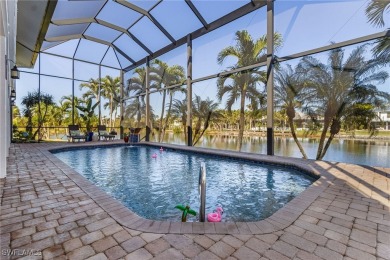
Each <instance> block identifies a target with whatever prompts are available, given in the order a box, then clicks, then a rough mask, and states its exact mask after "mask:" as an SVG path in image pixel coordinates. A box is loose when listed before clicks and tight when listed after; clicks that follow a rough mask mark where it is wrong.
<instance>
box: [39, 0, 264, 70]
mask: <svg viewBox="0 0 390 260" xmlns="http://www.w3.org/2000/svg"><path fill="white" fill-rule="evenodd" d="M265 4H266V1H265V0H234V1H226V0H213V1H206V0H105V1H103V0H98V1H78V0H62V1H58V2H57V4H56V7H55V10H54V13H53V16H52V19H51V23H50V25H49V27H48V30H47V33H46V35H45V39H44V42H43V44H42V47H41V51H44V52H52V53H54V52H58V53H59V54H61V55H63V56H67V57H72V58H75V59H81V60H86V61H90V62H94V63H99V64H103V65H107V66H112V67H116V68H120V69H124V70H125V71H128V70H130V69H132V68H134V67H136V66H138V65H140V64H142V63H145V58H146V57H147V56H149V57H150V58H154V57H158V56H160V55H162V54H164V53H166V52H168V51H170V50H172V49H174V48H176V47H178V46H180V45H182V44H184V43H186V42H187V35H188V34H190V35H191V38H192V39H195V38H197V37H200V36H202V35H204V34H206V33H208V32H210V31H212V30H214V29H216V28H219V27H221V26H223V25H224V24H227V23H229V22H231V21H233V20H235V19H237V18H239V17H241V16H243V15H245V14H247V13H249V12H252V11H254V10H256V9H258V8H260V7H262V6H264V5H265Z"/></svg>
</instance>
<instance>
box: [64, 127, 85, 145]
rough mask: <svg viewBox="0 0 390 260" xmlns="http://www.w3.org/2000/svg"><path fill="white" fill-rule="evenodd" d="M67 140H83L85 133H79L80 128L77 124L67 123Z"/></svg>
mask: <svg viewBox="0 0 390 260" xmlns="http://www.w3.org/2000/svg"><path fill="white" fill-rule="evenodd" d="M68 130H69V131H68V135H67V137H68V142H70V141H72V142H74V141H75V140H78V141H79V142H80V140H83V141H84V142H85V135H83V134H81V133H80V128H79V126H78V125H68Z"/></svg>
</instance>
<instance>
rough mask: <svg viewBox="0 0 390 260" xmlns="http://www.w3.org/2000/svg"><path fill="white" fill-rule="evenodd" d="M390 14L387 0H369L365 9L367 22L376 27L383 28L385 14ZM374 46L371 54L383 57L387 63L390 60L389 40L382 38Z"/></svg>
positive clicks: (389, 2)
mask: <svg viewBox="0 0 390 260" xmlns="http://www.w3.org/2000/svg"><path fill="white" fill-rule="evenodd" d="M386 12H387V13H389V12H390V1H389V0H371V2H370V4H369V5H368V6H367V8H366V15H367V17H368V21H369V22H370V23H371V24H373V25H374V26H376V27H384V26H385V20H384V16H385V13H386ZM375 43H376V46H375V47H374V49H373V52H374V54H375V55H376V56H378V57H383V58H384V59H386V60H387V61H389V60H390V38H389V37H383V38H381V39H378V40H376V41H375Z"/></svg>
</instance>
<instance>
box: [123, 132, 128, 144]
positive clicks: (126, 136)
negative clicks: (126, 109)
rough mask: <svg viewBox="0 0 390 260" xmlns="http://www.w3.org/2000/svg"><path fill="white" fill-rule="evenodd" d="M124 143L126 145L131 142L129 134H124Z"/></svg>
mask: <svg viewBox="0 0 390 260" xmlns="http://www.w3.org/2000/svg"><path fill="white" fill-rule="evenodd" d="M123 141H125V143H128V142H129V134H127V133H124V134H123Z"/></svg>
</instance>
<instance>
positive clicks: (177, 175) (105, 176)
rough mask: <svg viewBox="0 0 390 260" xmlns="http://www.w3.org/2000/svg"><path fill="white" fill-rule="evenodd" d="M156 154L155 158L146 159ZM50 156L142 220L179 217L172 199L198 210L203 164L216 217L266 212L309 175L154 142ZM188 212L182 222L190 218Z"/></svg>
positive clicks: (254, 216)
mask: <svg viewBox="0 0 390 260" xmlns="http://www.w3.org/2000/svg"><path fill="white" fill-rule="evenodd" d="M153 154H157V157H156V158H152V156H153ZM55 155H56V156H57V157H58V158H59V159H61V160H62V161H64V162H65V163H67V164H68V165H69V166H71V167H72V168H74V169H75V170H76V171H77V172H79V173H80V174H82V175H83V176H84V177H86V178H87V179H88V180H90V181H91V182H93V183H95V184H96V185H97V186H99V187H101V188H102V189H103V190H105V191H106V192H107V193H109V194H111V195H112V196H113V197H115V198H116V199H117V200H119V201H121V202H122V203H123V204H124V205H126V206H127V207H128V208H129V209H131V210H132V211H133V212H135V213H136V214H138V215H139V216H142V217H144V218H147V219H152V220H170V221H181V211H179V210H178V209H175V208H174V207H175V206H176V205H178V204H184V205H189V206H190V207H191V208H192V209H194V210H195V211H196V212H198V211H199V205H200V204H199V193H198V181H199V169H200V164H201V162H205V164H206V172H207V187H206V214H207V213H210V212H213V211H214V210H215V208H216V207H217V206H222V208H223V210H224V214H223V216H222V221H258V220H261V219H264V218H267V217H269V216H271V215H272V214H273V213H274V212H276V211H277V210H278V209H280V208H281V207H283V205H285V204H286V203H288V202H289V201H290V200H291V199H293V198H294V197H295V196H297V195H298V194H299V193H300V192H302V191H303V190H305V189H306V188H307V187H308V186H309V185H310V184H312V183H313V182H314V181H315V179H314V178H313V177H311V176H309V175H307V174H304V173H300V172H299V171H297V170H294V169H290V168H285V167H281V166H275V165H267V164H262V163H256V162H249V161H244V160H235V159H231V158H224V157H217V156H211V155H210V156H209V155H205V154H200V153H190V152H184V151H178V150H175V151H174V150H169V149H168V150H165V151H163V152H160V151H159V148H156V147H145V146H120V147H105V148H94V149H78V150H69V151H63V152H58V153H55ZM196 219H197V217H192V216H191V217H189V218H188V221H196Z"/></svg>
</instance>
